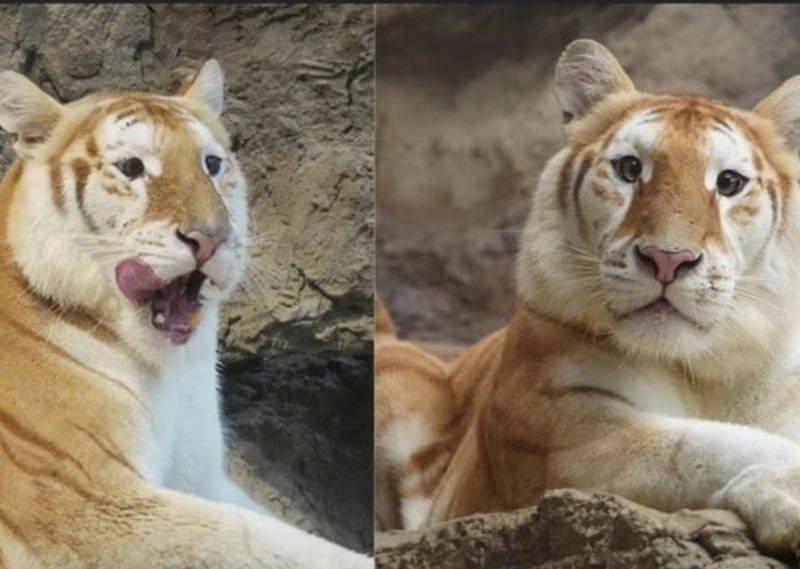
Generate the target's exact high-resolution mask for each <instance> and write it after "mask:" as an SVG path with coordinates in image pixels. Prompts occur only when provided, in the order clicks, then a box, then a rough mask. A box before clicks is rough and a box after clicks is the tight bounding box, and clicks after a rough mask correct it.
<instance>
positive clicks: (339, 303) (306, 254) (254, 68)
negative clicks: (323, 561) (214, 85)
mask: <svg viewBox="0 0 800 569" xmlns="http://www.w3.org/2000/svg"><path fill="white" fill-rule="evenodd" d="M373 32H374V8H373V7H372V6H369V5H349V6H342V5H295V4H291V5H256V4H241V5H235V4H234V5H229V4H218V5H189V4H177V5H176V4H152V5H147V4H127V5H112V4H99V5H98V4H95V5H77V4H58V5H32V4H28V5H22V6H15V5H3V6H0V66H1V67H2V68H6V69H9V68H10V69H15V70H18V71H21V72H23V73H25V74H26V75H27V76H28V77H30V78H31V79H33V80H34V81H35V82H37V83H38V84H39V85H41V86H43V88H44V89H45V90H47V91H49V92H50V93H51V94H52V95H54V96H55V97H56V98H58V99H60V100H62V101H67V100H72V99H75V98H78V97H80V96H82V95H84V94H86V93H89V92H92V91H96V90H98V89H102V88H124V89H144V90H155V91H164V90H171V89H172V88H173V87H174V86H176V85H177V83H178V81H179V80H180V79H182V78H183V75H184V73H185V72H191V71H194V70H196V69H198V68H199V66H200V65H201V64H202V62H203V61H204V60H205V59H206V58H208V57H215V58H217V59H218V60H219V61H220V63H221V64H222V67H223V69H224V71H225V75H226V87H227V89H226V109H225V112H224V114H223V118H224V122H225V123H226V125H227V126H228V128H229V130H230V131H231V133H232V135H233V140H234V145H235V146H236V147H238V151H239V156H240V161H241V163H242V166H243V168H244V170H245V172H246V174H247V176H248V179H249V181H250V186H251V199H250V205H251V208H252V212H253V215H252V218H253V229H254V239H253V247H252V258H253V259H252V263H251V267H252V268H251V270H250V274H249V276H248V279H247V282H246V286H245V287H243V289H242V291H240V292H239V293H238V294H237V295H236V297H235V299H234V300H233V302H232V303H231V304H230V305H229V307H228V309H227V310H226V312H225V315H224V324H223V330H222V346H221V348H222V351H223V358H224V360H225V364H226V365H225V367H224V377H225V382H224V394H225V409H226V412H227V414H228V416H229V420H230V423H231V425H232V426H233V427H234V432H235V434H236V435H238V437H239V438H242V439H243V441H242V442H241V443H240V444H237V445H235V446H236V450H237V456H236V457H234V458H235V465H236V470H237V472H239V473H240V474H241V475H242V476H245V477H246V478H247V482H246V483H247V484H248V485H253V486H254V487H255V486H258V485H259V483H260V482H259V481H260V480H266V481H267V482H268V484H267V486H268V487H266V488H261V487H259V488H260V489H259V488H255V490H254V491H255V492H256V493H259V494H262V493H263V495H265V496H269V497H273V498H274V497H275V496H277V498H275V499H276V500H278V502H277V503H278V509H279V510H280V509H285V514H286V516H287V517H289V518H290V519H293V520H294V521H296V522H297V523H298V524H299V525H302V526H303V527H306V528H308V529H311V530H313V531H315V532H317V533H321V534H323V535H326V536H328V537H329V538H332V539H335V540H337V541H340V542H341V543H343V544H345V545H349V546H351V547H355V548H360V549H365V548H368V547H369V546H370V543H371V538H372V535H371V530H372V528H371V509H372V496H371V480H372V468H371V464H372V442H371V441H372V420H371V406H372V377H371V375H372V363H371V359H372V347H371V346H372V344H371V339H372V320H371V315H372V290H373V271H374V269H373V232H374V203H373V187H374V183H373V179H374V175H373V165H374V118H373V108H374V105H373V98H374V77H373V75H374V73H373V72H374V45H373V38H374V33H373ZM3 144H4V146H3V148H2V150H3V153H2V156H3V158H2V163H0V167H2V168H3V169H5V167H6V166H7V164H8V160H9V158H10V156H11V154H10V152H9V148H8V144H7V140H6V138H5V137H3ZM248 473H250V476H249V477H247V475H248Z"/></svg>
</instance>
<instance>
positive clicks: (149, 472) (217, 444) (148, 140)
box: [0, 60, 372, 569]
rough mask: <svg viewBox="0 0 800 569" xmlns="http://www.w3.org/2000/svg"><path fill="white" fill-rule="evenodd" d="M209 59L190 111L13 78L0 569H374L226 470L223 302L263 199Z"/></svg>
mask: <svg viewBox="0 0 800 569" xmlns="http://www.w3.org/2000/svg"><path fill="white" fill-rule="evenodd" d="M222 107H223V76H222V70H221V68H220V66H219V64H218V63H217V62H216V61H214V60H209V61H208V62H207V63H206V64H205V65H204V66H203V67H202V69H200V71H199V72H198V73H197V74H196V75H195V76H194V78H193V79H192V80H190V81H188V82H186V83H185V85H184V86H183V87H182V88H181V90H180V92H179V93H177V94H175V95H158V94H152V93H140V92H127V91H110V92H103V93H96V94H90V95H88V96H86V97H84V98H82V99H79V100H77V101H74V102H71V103H68V104H60V103H59V102H57V101H56V100H54V99H53V98H52V97H50V96H49V95H47V94H46V93H45V92H44V91H42V90H40V89H39V88H38V87H37V86H36V85H35V84H33V83H32V82H31V81H29V80H28V79H26V78H25V77H24V76H22V75H20V74H18V73H15V72H10V71H7V72H4V73H2V74H0V126H1V127H2V128H3V129H4V130H5V131H7V132H8V133H11V135H12V138H13V141H14V144H13V146H14V151H15V153H16V155H17V157H16V160H15V161H14V163H13V164H12V166H11V168H10V169H9V171H8V172H7V173H6V174H5V176H4V178H3V180H2V183H1V184H0V236H1V237H0V249H1V251H2V253H1V254H2V262H3V270H2V271H0V337H2V339H3V349H2V350H1V351H0V391H2V396H1V397H0V464H2V468H0V488H2V489H3V491H2V495H3V497H2V499H1V500H0V565H1V566H3V567H12V568H16V567H26V568H27V567H31V568H32V567H42V568H49V567H59V568H70V567H74V568H78V567H97V568H125V567H129V568H134V567H135V568H141V567H175V568H178V567H181V568H185V567H219V568H226V567H227V568H230V569H241V568H245V567H259V568H278V567H280V568H291V567H298V568H299V567H304V568H305V567H320V568H322V567H326V568H345V567H347V568H350V567H371V566H372V562H371V561H370V560H369V559H368V558H367V557H365V556H363V555H360V554H356V553H354V552H351V551H348V550H346V549H344V548H342V547H339V546H337V545H335V544H333V543H330V542H328V541H325V540H323V539H321V538H319V537H316V536H312V535H310V534H307V533H305V532H303V531H301V530H299V529H296V528H294V527H291V526H290V525H288V524H286V523H284V522H281V521H279V520H277V519H276V518H274V517H272V516H271V515H269V514H268V513H267V512H266V511H265V510H264V508H263V507H262V506H261V505H259V504H257V503H256V502H255V501H254V500H253V499H251V498H250V497H249V496H248V495H247V493H246V492H244V491H243V490H242V489H240V488H239V487H238V486H237V485H236V484H234V483H233V482H232V481H231V480H230V479H229V478H228V476H227V473H226V470H225V462H224V454H225V446H224V440H223V428H222V423H221V419H220V409H219V394H218V389H217V370H216V366H217V354H216V352H217V326H218V320H219V309H220V305H221V303H222V302H223V301H224V300H226V299H227V298H228V297H229V296H230V294H231V292H232V291H233V290H234V288H235V287H236V286H237V284H238V283H239V281H240V280H241V278H242V277H243V274H244V272H245V268H246V266H247V243H248V233H247V226H248V223H247V216H248V211H247V201H246V191H247V189H246V182H245V178H244V176H243V173H242V171H241V169H240V167H239V165H238V163H237V160H236V157H235V155H234V152H233V151H232V149H231V142H230V138H229V136H228V134H227V132H226V130H225V128H224V127H223V126H222V123H221V122H220V113H221V112H222Z"/></svg>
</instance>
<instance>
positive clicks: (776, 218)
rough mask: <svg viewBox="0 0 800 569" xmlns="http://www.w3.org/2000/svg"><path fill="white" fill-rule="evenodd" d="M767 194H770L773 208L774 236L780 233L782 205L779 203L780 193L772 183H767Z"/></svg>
mask: <svg viewBox="0 0 800 569" xmlns="http://www.w3.org/2000/svg"><path fill="white" fill-rule="evenodd" d="M767 193H768V194H769V204H770V206H772V232H771V233H772V234H776V233H779V232H780V229H781V226H782V225H783V224H782V223H781V218H780V204H779V203H778V192H777V190H776V189H775V184H773V183H772V182H769V183H767Z"/></svg>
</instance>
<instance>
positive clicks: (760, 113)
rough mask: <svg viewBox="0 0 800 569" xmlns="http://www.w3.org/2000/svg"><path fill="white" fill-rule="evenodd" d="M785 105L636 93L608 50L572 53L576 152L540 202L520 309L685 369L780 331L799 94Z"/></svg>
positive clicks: (571, 129) (524, 257) (565, 77)
mask: <svg viewBox="0 0 800 569" xmlns="http://www.w3.org/2000/svg"><path fill="white" fill-rule="evenodd" d="M782 89H783V91H782V92H781V90H780V89H779V91H778V92H776V93H775V94H774V95H773V96H772V97H769V98H767V99H765V101H764V102H762V103H761V104H759V106H757V107H756V108H755V110H754V111H751V112H747V111H743V110H738V109H735V108H732V107H729V106H726V105H724V104H723V103H720V102H718V101H714V100H710V99H706V98H702V97H695V96H673V95H650V94H645V93H640V92H637V91H636V90H635V89H634V87H633V83H632V82H631V81H630V79H629V78H628V77H627V75H625V73H624V71H623V70H622V68H621V67H620V65H619V64H618V63H617V61H616V60H615V59H614V58H613V56H612V55H611V54H610V53H609V52H608V51H607V50H605V48H603V47H602V46H600V45H599V44H597V43H595V42H591V41H579V42H576V43H575V44H574V45H573V46H571V48H570V49H569V50H568V51H567V52H565V54H564V56H562V59H561V60H560V61H559V64H558V66H557V73H556V92H557V95H558V98H559V102H560V103H561V105H562V110H563V112H564V116H565V118H566V119H567V125H566V131H567V145H566V147H565V148H563V149H562V150H561V151H560V152H559V153H558V154H557V155H556V156H555V157H554V158H553V159H552V160H551V161H550V162H549V163H548V165H547V166H546V168H545V170H544V171H543V173H542V176H541V181H540V184H539V187H538V189H537V191H536V192H535V193H534V196H533V206H532V213H531V215H530V217H529V220H528V224H527V226H526V229H525V231H524V235H523V239H522V247H521V251H520V256H519V259H518V266H517V277H518V286H519V289H520V293H521V295H522V297H523V298H526V299H527V300H529V301H530V302H533V303H534V304H535V305H537V306H545V307H546V310H547V311H548V312H551V313H554V314H556V315H558V316H560V317H564V318H565V319H567V320H570V321H572V322H575V323H579V324H581V325H584V326H587V327H589V328H590V329H591V330H592V331H593V332H595V333H598V334H603V335H609V336H610V337H611V338H612V339H613V340H614V341H615V342H616V343H617V344H618V345H619V346H620V347H621V348H623V349H624V350H625V351H628V352H633V353H639V354H645V355H649V356H655V357H659V358H670V359H673V358H681V359H683V360H685V361H688V360H691V359H692V358H693V357H695V356H701V355H703V354H708V353H714V354H715V357H720V356H721V354H722V351H723V349H724V348H727V347H730V346H731V345H735V344H736V343H737V342H738V343H742V344H744V343H746V342H745V340H749V339H750V336H752V335H756V336H757V335H758V332H759V330H761V329H764V328H766V327H768V324H769V321H770V320H771V319H775V318H782V317H784V315H782V314H780V313H779V311H778V310H777V309H776V308H775V307H776V306H778V305H780V304H781V303H780V302H779V299H781V298H784V297H786V296H787V295H789V294H791V290H792V286H791V284H790V283H793V282H794V283H796V282H797V281H796V280H795V279H796V275H797V270H796V269H795V268H794V266H793V265H795V264H796V263H793V262H792V256H791V254H790V252H791V250H792V249H793V248H794V247H795V246H796V245H797V244H800V242H799V241H798V237H797V231H796V215H797V213H796V209H797V205H796V203H795V202H796V198H795V193H796V189H795V183H796V180H797V179H798V160H797V157H796V153H795V152H793V151H792V149H791V148H792V146H791V145H792V137H793V136H794V131H793V125H794V122H793V120H794V114H795V113H797V111H795V110H794V108H790V107H791V106H790V105H789V104H788V103H787V97H786V92H787V91H792V92H793V91H794V90H796V89H797V86H796V85H795V84H794V83H792V84H789V83H787V84H785V85H784V86H783V87H782ZM793 106H795V107H796V105H793Z"/></svg>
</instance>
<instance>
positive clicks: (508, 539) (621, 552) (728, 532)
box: [375, 490, 794, 569]
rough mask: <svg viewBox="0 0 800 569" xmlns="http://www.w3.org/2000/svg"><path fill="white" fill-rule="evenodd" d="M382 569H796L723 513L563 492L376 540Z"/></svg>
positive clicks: (569, 491)
mask: <svg viewBox="0 0 800 569" xmlns="http://www.w3.org/2000/svg"><path fill="white" fill-rule="evenodd" d="M375 545H376V552H375V553H376V567H377V568H379V569H411V568H413V569H440V568H445V567H446V568H447V569H534V568H536V569H617V568H619V569H623V568H629V567H637V568H639V569H701V568H702V569H712V568H713V569H745V568H747V569H788V568H789V567H793V566H794V565H793V561H792V560H788V559H787V560H783V561H781V560H778V559H773V558H770V557H765V556H763V555H761V554H760V553H759V552H758V550H757V549H756V547H755V546H754V544H753V542H752V540H751V539H750V536H749V535H748V533H747V530H746V529H745V528H744V524H742V522H741V520H739V518H738V517H736V516H735V515H733V514H731V513H730V512H726V511H722V510H703V511H689V510H683V511H680V512H676V513H674V514H665V513H663V512H659V511H656V510H651V509H649V508H645V507H643V506H640V505H638V504H634V503H632V502H629V501H627V500H624V499H622V498H619V497H617V496H612V495H608V494H583V493H580V492H577V491H574V490H556V491H553V492H549V493H547V494H545V495H544V496H543V497H542V499H541V500H540V501H539V503H538V504H537V505H536V506H535V507H532V508H528V509H524V510H518V511H516V512H512V513H508V514H499V513H494V514H479V515H474V516H469V517H466V518H461V519H459V520H454V521H451V522H447V523H444V524H439V525H436V526H432V527H430V528H428V529H426V530H423V531H415V532H402V531H391V532H385V533H381V534H378V535H377V536H376V542H375Z"/></svg>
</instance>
